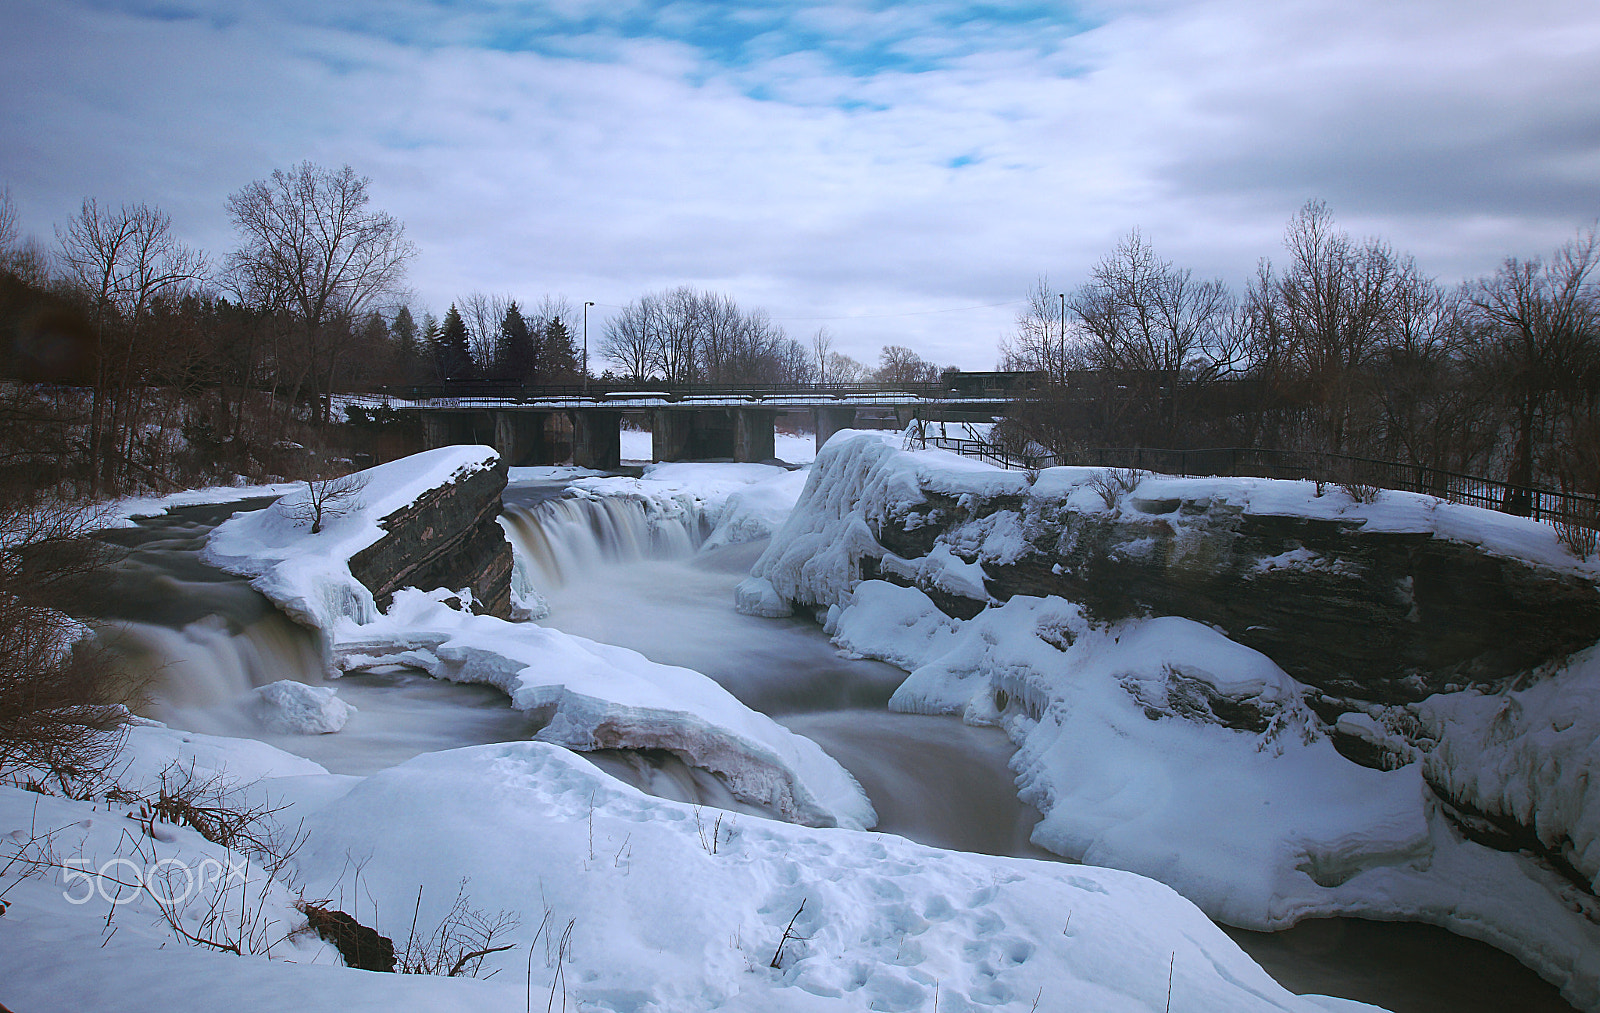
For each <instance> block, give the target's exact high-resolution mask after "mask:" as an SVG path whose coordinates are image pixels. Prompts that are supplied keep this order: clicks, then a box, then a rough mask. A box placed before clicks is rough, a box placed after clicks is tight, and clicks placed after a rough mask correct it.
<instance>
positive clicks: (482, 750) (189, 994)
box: [0, 742, 1359, 1013]
mask: <svg viewBox="0 0 1600 1013" xmlns="http://www.w3.org/2000/svg"><path fill="white" fill-rule="evenodd" d="M240 772H241V774H259V773H263V771H261V770H254V769H250V768H249V767H248V766H245V767H242V768H241V771H240ZM264 783H266V784H267V786H268V788H269V789H270V790H272V791H273V792H274V793H275V797H276V798H277V799H278V800H279V802H280V803H288V808H287V809H285V810H283V811H282V812H281V813H279V816H280V817H281V818H283V819H286V820H289V821H291V822H290V823H289V825H291V826H295V825H299V826H300V827H301V832H302V834H303V835H304V838H305V842H304V844H303V846H302V847H301V848H300V850H299V851H298V852H297V854H296V855H295V857H294V859H293V861H292V863H291V865H290V866H289V867H288V869H286V870H285V873H286V874H289V873H291V872H292V880H293V882H294V884H295V886H296V888H297V891H298V894H299V895H301V896H305V897H308V898H327V899H328V901H329V902H330V904H331V906H333V907H335V908H340V909H343V910H346V911H349V912H352V913H354V914H355V915H356V916H357V917H358V920H360V921H361V922H362V923H364V924H369V925H374V926H375V927H376V928H377V929H378V930H379V931H380V932H382V933H383V934H385V935H387V936H390V937H391V938H396V939H397V942H400V943H402V945H403V940H404V939H405V938H406V936H407V934H408V932H409V930H410V927H411V925H412V924H413V922H414V923H415V924H416V925H417V926H418V927H419V929H420V930H421V931H422V932H426V931H429V930H430V928H431V927H432V926H435V925H438V924H439V923H440V921H441V919H442V918H443V916H444V915H445V913H446V912H447V910H448V909H449V907H450V904H451V902H452V899H453V898H454V897H455V896H456V895H457V892H458V890H460V891H464V896H465V897H466V898H467V900H468V903H469V904H470V905H471V906H473V907H475V908H480V909H483V910H485V911H488V912H494V911H496V910H505V911H507V912H509V913H511V914H513V915H515V916H516V917H517V918H518V924H517V925H516V926H515V927H513V928H512V929H510V930H509V931H508V932H506V933H505V934H504V935H503V937H501V938H500V939H497V940H496V942H497V943H499V942H505V943H510V944H512V945H513V947H514V948H513V949H511V950H509V951H507V952H505V953H500V954H495V955H491V956H490V957H489V958H487V966H486V968H485V970H486V972H488V971H496V972H499V973H498V974H497V975H496V977H494V978H492V979H490V980H470V979H464V978H430V977H414V976H401V975H387V974H372V973H367V972H356V971H350V970H346V969H344V968H341V967H338V966H331V965H336V964H337V960H338V958H337V956H336V954H335V953H334V951H333V950H332V948H331V947H329V946H327V945H325V944H323V943H321V942H320V941H319V940H317V939H316V937H315V936H312V935H307V934H294V935H291V930H292V929H294V928H295V927H296V926H298V925H300V924H302V922H303V919H301V918H300V917H299V916H298V913H297V912H296V911H295V910H294V908H293V905H292V901H293V899H294V897H295V896H296V893H295V892H292V891H290V890H289V889H288V888H287V887H286V886H285V881H284V880H282V879H279V880H273V881H267V880H265V879H264V877H263V874H262V872H261V870H260V869H259V868H257V867H255V866H253V865H251V866H247V867H245V872H244V873H243V874H244V875H245V876H247V877H248V878H247V885H246V887H245V894H246V899H247V900H248V901H250V902H251V904H250V905H249V906H248V908H247V910H249V911H251V912H254V911H257V910H259V911H260V918H259V921H260V922H262V923H264V929H265V932H264V935H263V938H266V939H271V940H273V943H272V946H271V952H270V959H269V958H268V955H267V954H258V955H253V956H251V955H247V956H243V957H239V956H233V955H231V954H223V953H215V952H208V951H206V950H204V949H202V948H197V947H189V946H186V945H184V944H182V942H181V941H180V940H178V939H177V938H176V936H175V934H174V933H173V932H172V931H171V930H170V929H169V928H168V927H167V925H166V923H165V921H164V920H163V919H162V918H161V917H160V916H159V911H158V909H156V907H155V905H154V901H153V900H151V899H150V898H149V897H147V896H144V895H140V896H139V897H137V898H135V899H133V900H131V901H129V902H127V903H122V904H117V905H113V904H112V903H111V902H110V898H111V897H112V896H115V895H114V893H111V891H113V890H114V886H108V896H107V897H106V898H102V897H99V896H91V899H90V901H89V902H88V903H85V904H82V905H76V904H72V903H68V902H67V901H66V900H65V899H64V897H63V891H64V890H65V891H67V892H68V893H71V894H77V893H79V892H81V891H83V889H84V887H85V886H97V885H103V884H106V881H104V880H98V881H97V880H95V879H94V878H93V877H90V878H88V879H84V878H81V877H80V878H75V879H68V878H67V877H66V875H65V874H64V873H63V872H62V870H60V869H59V868H57V869H51V868H42V869H39V870H37V874H36V875H33V876H30V877H28V878H21V877H20V876H19V871H20V870H19V868H17V867H15V866H13V867H11V868H9V869H7V870H6V872H4V873H0V890H3V891H5V892H6V899H7V901H8V902H10V907H9V908H8V909H7V912H6V915H5V917H3V918H0V980H4V981H6V983H7V989H8V993H7V1002H8V1003H9V1004H14V1005H15V1006H16V1007H17V1008H31V1009H59V1008H76V1009H89V1008H117V1009H126V1010H141V1011H142V1010H151V1011H154V1010H167V1009H173V1008H179V1009H195V1010H219V1011H221V1010H228V1011H232V1010H241V1009H245V1010H249V1009H279V1008H282V1007H283V1005H284V1003H285V1001H286V1000H285V997H286V996H290V997H292V1000H293V1003H292V1004H293V1005H294V1006H295V1007H296V1008H297V1009H304V1010H308V1011H321V1010H330V1011H331V1010H346V1009H366V1008H382V1009H385V1010H390V1011H397V1013H398V1011H410V1010H419V1011H421V1010H428V1011H434V1010H454V1009H461V1010H466V1009H474V1010H503V1011H511V1010H519V1011H520V1010H525V1009H527V1008H530V1007H539V1008H544V1007H546V1006H552V1007H553V1006H557V1005H560V1004H561V1003H562V1002H563V1001H565V1002H567V1003H568V1008H573V1007H574V1006H576V1007H577V1008H583V1009H591V1010H598V1011H630V1010H646V1009H648V1010H658V1011H661V1013H695V1011H700V1010H706V1009H713V1008H723V1009H739V1010H762V1011H774V1013H789V1011H796V1013H799V1011H821V1010H848V1011H855V1010H860V1011H866V1010H916V1009H931V1008H933V1007H934V1003H935V1001H937V1003H938V1008H939V1009H941V1010H969V1011H970V1010H976V1009H979V1008H983V1009H993V1010H997V1011H1002V1013H1022V1011H1026V1010H1030V1009H1035V1008H1056V1006H1059V1004H1060V1003H1062V1002H1070V1003H1071V1004H1072V1006H1073V1007H1074V1008H1083V1009H1094V1010H1097V1011H1107V1013H1122V1011H1128V1013H1133V1011H1138V1013H1148V1011H1150V1010H1153V1009H1161V1008H1164V1007H1165V1005H1166V1003H1167V1002H1168V996H1169V981H1170V997H1171V1002H1172V1004H1173V1008H1181V1009H1184V1010H1197V1011H1216V1013H1222V1011H1241V1013H1252V1011H1258V1010H1259V1011H1268V1010H1272V1011H1280V1013H1284V1011H1286V1013H1316V1011H1319V1010H1327V1009H1332V1008H1359V1007H1349V1006H1345V1007H1339V1006H1329V1005H1327V1004H1326V1003H1325V1002H1323V1001H1320V1000H1317V999H1315V998H1301V997H1296V996H1293V995H1290V994H1289V993H1288V992H1286V991H1284V990H1283V989H1282V988H1281V987H1279V986H1278V985H1277V984H1276V983H1274V982H1273V981H1272V980H1271V979H1270V978H1269V977H1268V976H1267V975H1266V974H1265V973H1264V972H1263V971H1262V970H1261V969H1260V968H1259V967H1257V966H1256V965H1255V964H1254V963H1253V962H1252V961H1251V960H1250V959H1249V958H1248V957H1246V956H1245V955H1244V954H1243V953H1242V952H1240V951H1239V950H1238V948H1237V947H1236V946H1235V945H1234V944H1233V943H1232V941H1231V940H1229V939H1228V938H1227V937H1226V936H1225V935H1223V934H1222V933H1221V932H1220V931H1219V930H1218V929H1217V928H1216V927H1215V926H1214V925H1212V924H1211V923H1210V922H1209V921H1208V920H1207V919H1206V918H1205V917H1204V916H1203V915H1202V914H1201V913H1200V912H1199V911H1198V910H1197V909H1196V908H1195V907H1194V906H1193V905H1192V904H1190V903H1189V902H1188V901H1186V900H1184V899H1183V898H1182V897H1180V896H1178V895H1177V894H1175V893H1174V892H1172V891H1171V890H1169V889H1168V888H1166V887H1163V886H1161V885H1160V884H1157V883H1154V882H1152V881H1150V880H1148V879H1143V878H1140V877H1137V876H1132V875H1129V874H1126V873H1121V872H1116V871H1112V870H1107V869H1095V868H1088V867H1073V866H1063V865H1056V864H1051V863H1040V862H1034V861H1027V860H1019V859H1007V858H991V857H986V856H978V855H967V854H961V853H955V852H943V851H937V850H934V849H931V848H926V847H923V846H920V845H916V844H912V843H910V842H907V841H905V840H903V839H900V838H896V837H890V836H884V835H878V834H870V833H863V832H858V831H849V830H818V829H809V828H804V827H797V826H792V825H789V824H784V823H779V822H774V821H769V820H764V819H761V818H759V817H753V816H747V815H740V816H738V817H736V818H732V819H724V820H722V821H721V822H720V823H718V822H716V821H715V819H714V817H713V816H712V815H711V814H710V813H708V812H706V811H703V810H701V809H698V808H696V807H693V806H689V805H684V804H679V803H673V802H667V801H663V800H660V799H656V798H652V797H649V796H646V795H643V794H641V793H639V792H638V791H636V790H634V789H633V788H631V787H628V786H627V785H624V784H622V783H621V782H619V781H616V780H614V779H612V778H611V777H609V776H607V775H606V774H604V773H602V772H601V771H599V770H598V769H596V768H595V767H593V766H592V765H590V764H589V763H587V762H586V761H584V760H583V759H581V758H580V757H578V756H576V755H574V754H572V753H570V752H568V751H566V750H564V749H561V748H559V747H556V746H553V745H550V744H548V743H541V742H523V743H506V744H501V745H491V746H479V747H472V748H466V749H456V750H449V751H446V752H441V753H432V754H425V755H422V756H419V757H416V758H415V759H413V760H410V761H408V762H406V763H404V764H401V765H399V766H396V767H393V768H390V769H388V770H385V771H382V772H380V773H377V774H374V775H372V776H370V777H367V778H360V779H358V778H340V777H332V776H329V775H320V776H319V775H303V776H292V777H278V778H269V779H268V780H267V781H266V782H264ZM127 809H128V807H126V806H120V807H119V806H110V807H108V806H107V805H106V804H105V803H104V802H74V801H71V800H67V799H61V798H50V797H41V796H38V795H34V794H32V793H28V792H23V791H19V790H17V789H14V788H9V787H6V788H0V841H3V842H6V843H5V844H4V845H0V847H3V848H4V849H5V850H6V853H7V855H8V857H9V855H10V854H11V853H14V851H15V850H16V849H17V848H19V847H21V846H22V842H25V841H26V840H27V839H28V837H29V834H30V828H31V829H32V831H33V832H37V831H40V830H54V829H56V828H62V829H61V830H60V831H59V832H58V833H57V834H55V836H54V847H55V849H56V851H57V852H58V853H59V857H60V858H62V859H78V858H85V859H88V862H87V863H79V864H80V865H81V864H87V866H88V868H89V869H91V870H96V871H98V870H100V869H101V868H102V863H104V862H107V861H109V860H112V859H114V858H117V859H125V860H126V861H127V863H128V864H126V865H117V866H109V867H106V868H107V871H108V873H110V874H113V875H119V876H121V877H122V878H127V879H130V880H131V879H132V878H133V877H134V876H144V875H145V874H146V873H147V871H148V870H149V869H150V868H151V867H152V866H154V865H155V863H156V862H165V863H167V866H168V867H169V868H172V869H183V868H201V867H202V863H204V862H205V861H206V860H208V859H209V860H210V861H212V862H214V863H216V865H217V866H218V867H219V868H223V869H227V868H230V866H229V865H228V864H227V863H228V861H229V859H230V857H232V858H234V861H235V863H236V864H235V865H234V866H231V868H239V866H238V864H237V858H236V856H228V855H226V854H224V853H222V851H221V849H220V848H218V847H217V846H215V845H211V844H209V842H206V841H204V840H201V839H200V838H199V837H198V835H197V834H195V833H194V832H193V831H190V830H188V829H186V828H182V827H172V826H165V825H164V826H161V827H160V828H158V831H157V837H156V838H155V839H151V838H148V837H141V834H142V830H141V827H140V824H138V823H137V822H136V821H134V820H130V819H128V818H127V816H126V815H125V813H126V811H127ZM302 818H303V820H304V822H303V824H302V823H299V822H298V821H299V820H301V819H302ZM19 834H20V836H21V840H19V839H18V835H19ZM135 843H137V847H135ZM37 852H38V849H34V853H37ZM78 867H79V865H74V866H73V868H78ZM230 885H231V882H230ZM257 898H259V907H256V906H255V905H256V903H257ZM230 910H232V909H230ZM199 913H200V911H199V909H198V908H197V907H195V905H193V904H190V905H187V906H186V907H185V908H184V915H185V916H186V917H187V920H186V921H185V922H183V924H185V925H186V926H187V927H188V928H189V929H191V930H198V929H199V928H200V926H199V925H198V922H197V919H196V918H195V917H194V916H196V915H198V914H199ZM234 917H237V915H235V916H234ZM791 923H792V926H793V934H792V936H791V938H789V939H788V941H787V942H781V940H783V936H784V932H785V928H786V927H788V926H790V925H791ZM780 948H781V950H782V953H781V958H780V959H777V960H774V953H775V951H777V950H779V949H780ZM773 963H777V964H778V965H779V966H778V967H772V966H770V965H771V964H773ZM936 997H937V998H936ZM1041 997H1044V998H1046V999H1052V1000H1054V1005H1052V1006H1048V1007H1046V1006H1043V1005H1041Z"/></svg>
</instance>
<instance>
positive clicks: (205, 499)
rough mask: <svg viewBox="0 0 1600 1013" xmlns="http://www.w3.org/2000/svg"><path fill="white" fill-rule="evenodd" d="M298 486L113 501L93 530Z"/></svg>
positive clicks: (222, 489)
mask: <svg viewBox="0 0 1600 1013" xmlns="http://www.w3.org/2000/svg"><path fill="white" fill-rule="evenodd" d="M304 488H305V485H304V484H302V483H300V482H273V483H268V484H265V485H216V486H209V487H207V488H204V489H185V490H183V491H182V492H175V493H170V494H168V495H166V496H125V497H123V498H122V499H118V500H113V501H112V502H111V503H109V504H107V505H106V507H105V509H104V510H103V511H101V512H100V513H98V514H97V515H96V526H97V527H106V528H131V527H133V526H134V519H135V518H137V517H159V516H161V515H162V514H164V513H166V512H167V511H168V510H174V509H177V508H179V507H190V506H210V505H213V504H218V503H237V502H239V501H241V500H247V499H259V498H262V497H266V496H283V495H285V494H287V493H291V492H295V491H297V490H303V489H304Z"/></svg>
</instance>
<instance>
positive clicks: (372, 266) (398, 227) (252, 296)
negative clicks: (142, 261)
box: [227, 162, 417, 416]
mask: <svg viewBox="0 0 1600 1013" xmlns="http://www.w3.org/2000/svg"><path fill="white" fill-rule="evenodd" d="M370 182H371V181H370V180H369V179H368V178H367V177H365V176H357V175H356V174H355V171H354V170H353V169H351V168H350V166H348V165H346V166H343V167H342V168H340V169H326V168H323V167H321V166H317V165H313V164H312V163H310V162H302V163H301V164H300V165H297V166H295V167H294V168H293V169H290V170H289V171H288V172H284V171H283V170H281V169H278V170H274V172H273V173H272V176H271V178H270V179H263V180H256V181H255V182H253V183H251V184H249V185H248V186H246V187H244V188H243V189H241V190H239V191H237V192H235V193H233V194H231V195H230V196H229V197H228V214H229V217H230V218H232V220H233V224H234V227H235V228H236V229H238V230H239V234H240V238H241V240H242V242H241V245H240V247H239V248H238V249H237V250H235V251H234V252H233V253H232V254H231V255H230V256H229V257H228V264H227V269H228V274H229V277H230V283H231V284H232V286H233V288H234V289H235V291H238V292H240V293H241V294H243V295H244V296H245V297H246V298H247V299H248V300H249V301H250V302H251V303H252V305H256V306H259V307H262V308H279V307H281V308H283V309H285V310H287V311H288V312H289V313H290V314H291V315H292V317H293V318H294V320H295V321H296V323H297V325H298V329H299V332H300V336H301V338H302V339H303V341H304V347H305V355H304V358H303V359H301V360H300V361H299V368H298V369H297V370H296V371H295V372H296V375H295V376H294V378H293V379H292V381H291V383H290V391H289V395H290V402H291V404H292V403H293V402H294V401H296V400H298V397H299V395H300V392H301V390H302V388H303V386H304V384H305V383H306V381H307V379H308V378H311V377H313V376H315V375H317V374H313V373H312V370H313V369H315V370H317V371H318V373H319V374H320V375H321V377H322V378H323V379H324V380H325V381H326V384H325V386H326V387H327V388H328V390H329V391H331V388H332V384H333V378H334V376H335V373H336V371H337V370H338V368H339V365H340V360H341V358H342V357H343V355H344V354H345V350H346V345H347V343H348V342H347V341H346V340H345V339H347V338H348V337H349V328H348V327H339V326H330V323H332V322H334V321H335V320H336V319H337V320H342V321H350V320H355V319H358V318H359V317H360V316H361V314H362V313H363V312H364V311H366V310H368V309H371V308H376V306H377V305H378V303H379V302H380V301H381V300H383V299H384V298H386V297H389V296H393V295H396V294H398V293H399V291H400V289H401V286H402V284H403V282H404V279H405V269H406V264H407V263H408V262H409V261H410V260H411V259H412V258H413V257H415V256H416V253H417V249H416V247H415V246H414V245H413V244H412V243H411V242H410V241H408V240H407V239H406V238H405V226H404V225H402V224H401V223H400V221H399V220H398V219H396V218H395V217H394V216H393V215H390V214H389V213H388V212H385V211H378V210H374V209H372V208H370V207H368V205H369V203H370V202H371V197H370V195H369V194H368V192H367V188H368V186H369V184H370ZM287 361H292V360H287V359H286V360H285V362H287ZM327 410H328V408H327V402H324V404H323V414H324V416H326V414H327Z"/></svg>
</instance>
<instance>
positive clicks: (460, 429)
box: [422, 410, 494, 450]
mask: <svg viewBox="0 0 1600 1013" xmlns="http://www.w3.org/2000/svg"><path fill="white" fill-rule="evenodd" d="M488 414H489V413H487V412H473V411H446V410H440V411H426V412H423V413H422V449H424V450H437V449H439V448H440V447H455V446H462V445H471V444H475V443H490V442H491V440H492V437H493V435H494V425H493V420H492V419H488V418H486V416H487V415H488Z"/></svg>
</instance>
